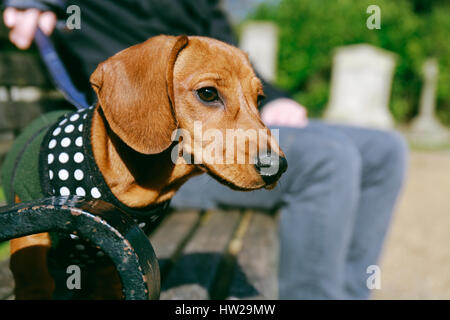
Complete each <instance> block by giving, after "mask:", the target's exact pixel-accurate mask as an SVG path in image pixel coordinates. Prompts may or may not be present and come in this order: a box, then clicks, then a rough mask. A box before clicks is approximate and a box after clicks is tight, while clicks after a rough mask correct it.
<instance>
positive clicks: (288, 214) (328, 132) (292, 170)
mask: <svg viewBox="0 0 450 320" xmlns="http://www.w3.org/2000/svg"><path fill="white" fill-rule="evenodd" d="M280 146H281V148H282V149H283V151H284V152H285V154H286V157H287V160H288V165H289V167H288V171H287V172H286V173H285V174H284V175H283V176H282V178H281V180H280V182H279V184H278V186H277V187H276V188H275V189H274V190H270V191H267V190H258V191H254V192H250V193H247V192H245V193H244V192H236V191H233V190H230V189H228V188H226V187H225V186H222V185H220V184H219V183H217V182H215V181H213V180H212V179H211V178H209V177H208V176H205V175H204V176H200V177H197V178H193V179H191V180H190V181H188V182H187V183H186V184H185V185H184V186H183V187H182V188H181V189H180V191H179V192H178V193H177V194H176V195H175V197H174V199H173V200H172V206H174V207H175V208H189V207H190V208H214V207H217V206H219V205H228V206H242V207H259V208H263V209H271V208H273V207H275V206H278V205H281V206H282V207H281V219H280V226H279V233H280V265H279V292H280V298H281V299H307V298H311V299H326V298H342V297H343V284H344V274H345V273H344V271H345V258H346V256H347V248H348V246H349V242H350V234H351V231H352V230H353V223H354V219H355V212H356V208H357V206H358V201H359V186H360V181H361V180H360V174H361V171H360V168H361V163H360V156H359V153H358V151H357V149H356V148H355V147H354V146H353V144H352V143H351V141H350V140H349V139H348V138H347V137H346V136H345V135H342V134H340V133H339V132H338V131H336V130H334V129H331V128H329V127H327V126H324V125H322V124H319V123H312V124H311V125H309V126H308V127H307V128H305V129H293V128H281V130H280Z"/></svg>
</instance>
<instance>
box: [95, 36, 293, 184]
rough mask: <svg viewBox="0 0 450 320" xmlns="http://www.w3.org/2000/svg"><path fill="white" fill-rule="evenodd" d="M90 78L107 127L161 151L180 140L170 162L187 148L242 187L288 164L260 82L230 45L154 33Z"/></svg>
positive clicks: (137, 145)
mask: <svg viewBox="0 0 450 320" xmlns="http://www.w3.org/2000/svg"><path fill="white" fill-rule="evenodd" d="M90 80H91V84H92V86H93V88H94V90H95V91H96V93H97V96H98V99H99V103H100V106H101V108H102V110H103V114H104V116H105V118H106V120H107V122H108V124H109V126H110V128H111V129H112V130H113V131H114V133H115V134H116V135H117V136H118V137H120V139H122V140H123V142H124V143H126V144H127V145H128V146H129V147H131V148H132V149H134V150H136V151H137V152H139V153H142V154H158V153H161V152H163V151H165V150H167V149H168V148H169V147H171V146H174V145H175V143H174V140H177V141H179V142H182V143H181V144H180V146H181V150H178V149H177V152H176V157H175V159H173V160H174V162H177V163H181V164H180V165H186V163H185V162H184V163H183V161H180V160H181V159H184V160H185V159H186V158H187V157H186V155H188V158H189V159H190V160H191V161H192V165H194V166H197V167H199V168H201V169H202V170H204V171H206V172H208V173H209V174H210V175H211V176H213V177H214V178H216V179H217V180H219V181H220V182H222V183H225V184H227V185H229V186H230V187H232V188H235V189H240V190H252V189H258V188H262V187H266V188H271V187H273V186H274V185H275V184H276V181H277V180H278V179H279V177H280V176H281V174H282V173H283V172H284V171H285V170H286V167H287V163H286V160H285V158H284V154H283V152H282V151H281V150H280V148H279V146H278V144H277V142H276V141H275V139H274V138H273V136H272V135H271V132H270V130H268V128H267V127H266V126H265V125H264V124H263V123H262V121H261V120H260V118H259V113H258V109H257V105H258V102H259V100H260V99H261V98H262V97H263V88H262V85H261V82H260V80H259V79H258V78H257V77H256V75H255V73H254V71H253V69H252V67H251V64H250V62H249V60H248V57H247V55H246V54H245V53H243V52H242V51H241V50H239V49H237V48H235V47H233V46H230V45H227V44H225V43H223V42H220V41H218V40H214V39H210V38H205V37H186V36H180V37H172V36H157V37H153V38H151V39H149V40H147V41H146V42H144V43H142V44H139V45H136V46H133V47H130V48H128V49H126V50H123V51H121V52H119V53H118V54H116V55H115V56H113V57H111V58H109V59H108V60H106V61H105V62H103V63H102V64H100V65H99V67H98V68H97V69H96V70H95V72H94V73H93V74H92V75H91V79H90ZM177 132H178V133H181V134H179V135H177V134H176V133H177ZM180 137H181V138H180ZM181 140H182V141H181ZM188 165H191V164H188Z"/></svg>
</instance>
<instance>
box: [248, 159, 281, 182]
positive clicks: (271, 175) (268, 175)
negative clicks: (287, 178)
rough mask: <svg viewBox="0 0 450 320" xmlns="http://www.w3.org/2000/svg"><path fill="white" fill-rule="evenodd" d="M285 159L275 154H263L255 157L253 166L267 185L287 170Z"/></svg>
mask: <svg viewBox="0 0 450 320" xmlns="http://www.w3.org/2000/svg"><path fill="white" fill-rule="evenodd" d="M287 166H288V165H287V160H286V158H285V157H280V156H279V155H277V154H274V155H272V154H263V155H259V156H258V157H257V159H256V163H255V168H256V170H257V171H258V172H259V174H260V175H261V177H262V179H263V180H264V182H265V183H266V184H268V185H270V184H272V183H274V182H275V181H277V180H278V179H279V178H280V176H281V175H282V174H283V173H284V172H285V171H286V170H287Z"/></svg>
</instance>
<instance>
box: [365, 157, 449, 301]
mask: <svg viewBox="0 0 450 320" xmlns="http://www.w3.org/2000/svg"><path fill="white" fill-rule="evenodd" d="M380 267H381V289H380V290H374V295H373V298H374V299H450V152H444V151H442V152H413V153H412V154H411V157H410V168H409V174H408V180H407V183H406V185H405V188H404V191H403V194H402V197H401V199H400V202H399V205H398V208H397V211H396V214H395V216H394V220H393V224H392V226H391V230H390V233H389V236H388V239H387V243H386V246H385V249H384V254H383V256H382V259H381V263H380Z"/></svg>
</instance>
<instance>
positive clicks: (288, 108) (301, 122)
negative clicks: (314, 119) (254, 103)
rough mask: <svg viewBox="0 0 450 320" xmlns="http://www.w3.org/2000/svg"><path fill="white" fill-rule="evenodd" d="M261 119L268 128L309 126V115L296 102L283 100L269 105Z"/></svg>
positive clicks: (264, 109) (265, 107) (266, 106)
mask: <svg viewBox="0 0 450 320" xmlns="http://www.w3.org/2000/svg"><path fill="white" fill-rule="evenodd" d="M261 119H262V121H263V122H264V123H265V124H266V125H267V126H282V127H297V128H303V127H305V126H306V125H307V124H308V113H307V111H306V109H305V107H303V106H302V105H300V104H298V103H297V102H295V101H294V100H291V99H285V98H283V99H276V100H274V101H271V102H269V103H267V104H266V105H265V106H264V108H263V109H262V112H261Z"/></svg>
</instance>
